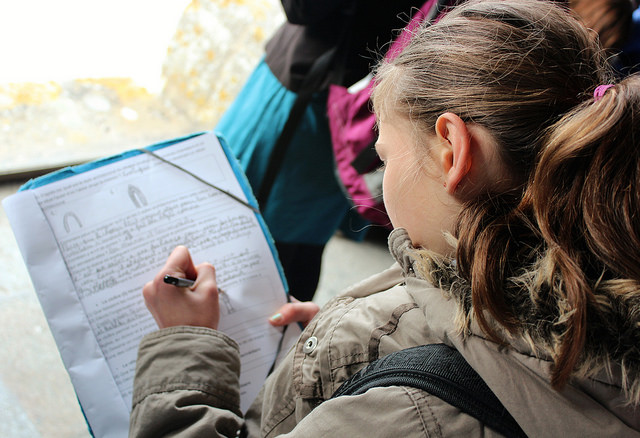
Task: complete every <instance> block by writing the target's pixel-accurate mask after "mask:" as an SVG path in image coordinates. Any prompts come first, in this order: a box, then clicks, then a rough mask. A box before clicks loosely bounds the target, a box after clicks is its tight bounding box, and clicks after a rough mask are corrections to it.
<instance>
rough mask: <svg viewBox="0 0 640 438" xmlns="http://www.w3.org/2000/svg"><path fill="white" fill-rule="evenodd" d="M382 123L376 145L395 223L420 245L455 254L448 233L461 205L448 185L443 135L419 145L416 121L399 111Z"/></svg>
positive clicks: (387, 198) (424, 139)
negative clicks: (441, 161)
mask: <svg viewBox="0 0 640 438" xmlns="http://www.w3.org/2000/svg"><path fill="white" fill-rule="evenodd" d="M378 128H379V136H378V141H377V143H376V150H377V152H378V155H379V156H380V159H381V160H382V161H383V162H384V181H383V196H384V204H385V207H386V209H387V213H388V215H389V218H390V219H391V223H392V224H393V226H394V227H396V228H397V227H402V228H405V229H406V230H407V232H408V233H409V237H410V238H411V242H412V243H413V245H414V246H416V247H417V246H420V247H423V248H426V249H429V250H431V251H435V252H437V253H440V254H443V255H450V253H451V252H452V250H453V249H452V248H451V246H450V245H449V244H447V243H446V241H445V239H444V234H443V233H444V232H451V231H452V230H453V227H454V224H455V220H456V217H457V215H458V212H459V211H460V204H459V203H458V202H457V201H456V200H455V199H454V198H452V197H451V196H450V195H449V194H447V192H446V190H445V187H444V181H445V174H444V172H443V170H442V169H440V168H439V166H438V161H439V160H438V159H437V157H436V155H437V154H438V151H439V150H440V149H441V148H440V146H439V143H438V138H437V137H436V136H435V135H433V136H429V137H427V138H423V139H421V143H420V144H416V139H415V137H416V135H414V134H413V132H414V128H413V126H412V125H411V123H410V122H409V121H408V120H406V119H404V118H402V117H398V116H392V117H390V116H389V115H385V116H383V117H379V119H378ZM429 157H436V159H430V158H429Z"/></svg>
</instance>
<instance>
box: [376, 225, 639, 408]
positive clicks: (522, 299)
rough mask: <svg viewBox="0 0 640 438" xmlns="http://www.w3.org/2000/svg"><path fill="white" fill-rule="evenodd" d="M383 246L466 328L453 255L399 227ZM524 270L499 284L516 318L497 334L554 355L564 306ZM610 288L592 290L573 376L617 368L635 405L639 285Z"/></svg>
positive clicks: (463, 291)
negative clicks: (433, 289)
mask: <svg viewBox="0 0 640 438" xmlns="http://www.w3.org/2000/svg"><path fill="white" fill-rule="evenodd" d="M389 249H390V251H391V254H392V255H393V257H394V258H395V259H396V260H397V262H398V263H399V264H400V266H401V267H402V269H403V271H404V272H405V275H416V276H419V277H422V278H424V279H426V280H428V281H429V282H431V283H432V284H434V285H436V286H438V287H439V288H440V289H442V291H443V293H444V294H445V296H448V297H451V298H453V299H454V300H455V301H456V302H457V303H458V316H457V318H456V321H457V322H458V325H459V329H460V332H461V333H463V334H465V333H469V332H470V330H471V325H472V323H473V311H472V310H473V306H472V297H471V287H470V285H469V282H468V281H467V280H466V279H464V278H462V277H460V275H459V273H458V270H457V268H456V263H455V260H452V259H446V258H443V257H440V256H437V255H435V254H432V253H429V252H428V251H425V250H417V249H416V248H414V247H413V246H412V245H411V241H410V239H409V235H408V233H407V232H406V230H404V229H402V228H398V229H395V230H394V231H392V233H391V234H390V235H389ZM527 275H528V277H527V278H522V277H521V278H513V279H510V280H509V281H510V284H509V286H508V287H506V288H505V290H506V291H507V292H506V296H505V300H506V301H507V303H508V305H509V306H510V307H511V309H512V311H513V312H514V314H515V316H516V317H517V318H518V320H519V321H520V324H521V325H520V330H519V331H518V332H517V333H512V334H509V333H507V332H506V331H505V330H501V329H500V328H499V327H497V329H498V331H497V333H499V334H500V335H501V336H502V337H503V339H504V340H505V341H506V342H507V343H509V344H511V345H517V344H522V342H525V343H526V344H527V345H528V346H529V348H530V349H531V351H532V352H533V353H534V354H536V355H538V356H539V357H545V358H554V357H556V356H557V351H558V345H559V339H560V337H561V334H562V329H563V326H564V325H563V321H565V320H566V317H567V315H568V312H569V311H570V310H569V309H567V306H566V305H565V303H563V302H562V300H560V299H558V298H557V297H558V294H556V293H554V291H553V288H550V287H547V288H544V287H542V288H536V287H535V286H533V285H537V284H538V282H536V279H535V278H533V277H535V271H534V272H529V273H527ZM620 281H623V280H620ZM610 289H611V288H610ZM610 289H609V291H603V290H599V289H597V290H596V291H595V295H596V300H595V302H596V304H595V305H593V306H591V307H590V308H589V310H588V317H587V318H588V320H587V339H586V343H585V346H584V350H583V354H582V357H581V360H580V362H579V363H578V367H577V369H576V370H575V372H574V376H575V377H577V378H590V377H594V376H596V375H599V374H600V373H603V372H604V373H607V375H609V376H611V375H612V374H613V373H614V371H613V370H619V371H620V373H621V379H620V385H621V386H622V388H623V390H624V393H625V396H626V397H625V398H626V399H627V400H628V402H629V403H630V404H632V405H636V406H639V405H640V285H639V287H638V290H637V292H634V293H629V292H627V293H625V294H615V293H612V292H611V291H610ZM494 325H495V324H494ZM616 374H617V373H616Z"/></svg>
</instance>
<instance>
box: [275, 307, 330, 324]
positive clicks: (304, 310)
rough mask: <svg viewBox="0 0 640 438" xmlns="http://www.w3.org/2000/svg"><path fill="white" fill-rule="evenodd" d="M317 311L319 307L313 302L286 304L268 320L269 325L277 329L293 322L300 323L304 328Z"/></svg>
mask: <svg viewBox="0 0 640 438" xmlns="http://www.w3.org/2000/svg"><path fill="white" fill-rule="evenodd" d="M319 310H320V307H319V306H318V305H317V304H316V303H314V302H313V301H304V302H293V303H287V304H285V305H283V306H282V307H280V309H278V312H277V313H276V314H274V315H273V316H272V317H271V318H269V323H270V324H271V325H273V326H276V327H279V326H283V325H288V324H291V323H293V322H300V323H302V324H303V325H305V326H306V325H307V324H308V323H309V321H311V320H312V319H313V317H314V316H316V313H318V311H319Z"/></svg>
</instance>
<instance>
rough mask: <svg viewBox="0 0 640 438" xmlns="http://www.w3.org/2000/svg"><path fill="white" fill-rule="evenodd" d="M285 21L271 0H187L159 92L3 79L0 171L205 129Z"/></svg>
mask: <svg viewBox="0 0 640 438" xmlns="http://www.w3.org/2000/svg"><path fill="white" fill-rule="evenodd" d="M283 20H284V15H283V12H282V8H281V4H280V2H279V1H278V0H192V1H191V3H190V4H189V6H188V7H187V8H186V9H185V11H184V12H183V15H182V17H181V19H180V21H179V24H178V26H177V29H176V30H175V33H174V36H173V38H172V39H171V42H170V44H169V47H167V54H166V58H165V60H164V63H163V68H162V72H158V74H159V75H162V79H163V81H164V86H163V87H162V89H161V90H160V91H159V92H156V93H154V92H151V91H149V90H147V89H146V88H145V87H144V86H142V85H140V84H137V83H135V81H134V80H132V79H131V78H127V77H118V78H113V77H97V78H70V79H69V80H66V81H63V82H54V81H50V82H46V83H12V84H0V175H3V174H5V175H6V174H11V173H15V172H21V171H25V170H30V169H37V168H51V167H57V166H62V165H67V164H73V163H79V162H85V161H89V160H92V159H96V158H100V157H104V156H108V155H113V154H116V153H120V152H122V151H124V150H128V149H131V148H136V147H141V146H146V145H149V144H152V143H156V142H160V141H164V140H169V139H172V138H175V137H179V136H183V135H187V134H190V133H193V132H197V131H203V130H209V129H212V128H213V127H214V126H215V124H216V122H217V121H218V119H219V118H220V116H221V115H222V113H223V112H224V110H225V109H226V108H227V106H228V105H229V104H230V103H231V102H232V101H233V99H234V97H235V96H236V94H237V93H238V91H239V90H240V88H241V86H242V85H243V83H244V81H245V80H246V78H247V77H248V75H249V74H250V73H251V71H252V69H253V67H254V66H255V65H256V63H257V62H258V60H259V59H260V57H261V56H262V53H263V51H264V43H265V41H266V39H267V38H268V37H269V36H270V35H271V34H272V33H273V31H274V30H275V29H276V27H277V26H278V25H279V24H280V23H281V22H282V21H283Z"/></svg>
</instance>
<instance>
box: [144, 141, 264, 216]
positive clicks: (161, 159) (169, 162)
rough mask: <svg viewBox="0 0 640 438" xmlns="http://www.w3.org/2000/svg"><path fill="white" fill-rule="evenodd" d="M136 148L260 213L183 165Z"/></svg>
mask: <svg viewBox="0 0 640 438" xmlns="http://www.w3.org/2000/svg"><path fill="white" fill-rule="evenodd" d="M138 150H139V151H141V152H144V153H145V154H149V155H151V156H153V157H156V158H157V159H158V160H160V161H162V162H163V163H167V164H169V165H170V166H173V167H175V168H176V169H179V170H181V171H183V172H184V173H186V174H188V175H191V176H192V177H193V178H195V179H197V180H198V181H200V182H201V183H203V184H206V185H208V186H209V187H212V188H214V189H216V190H217V191H219V192H221V193H223V194H225V195H227V196H229V197H230V198H232V199H233V200H235V201H237V202H239V203H241V204H242V205H244V206H245V207H248V208H250V209H251V210H253V211H254V212H255V213H260V210H258V209H257V208H256V207H254V206H253V205H251V204H249V203H248V202H246V201H244V200H242V199H240V198H238V197H237V196H236V195H234V194H233V193H229V192H228V191H226V190H224V189H221V188H220V187H218V186H216V185H215V184H211V183H210V182H209V181H205V180H204V179H202V178H200V177H199V176H198V175H196V174H195V173H193V172H190V171H188V170H187V169H185V168H184V167H181V166H178V165H177V164H175V163H172V162H171V161H169V160H165V159H164V158H162V157H161V156H160V155H158V154H155V153H153V152H151V151H150V150H148V149H142V148H141V149H138Z"/></svg>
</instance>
